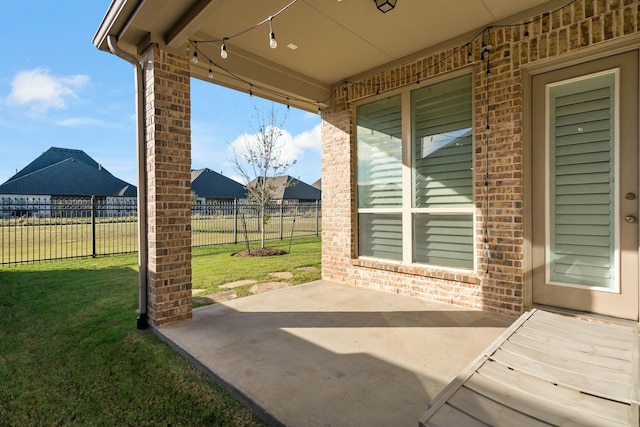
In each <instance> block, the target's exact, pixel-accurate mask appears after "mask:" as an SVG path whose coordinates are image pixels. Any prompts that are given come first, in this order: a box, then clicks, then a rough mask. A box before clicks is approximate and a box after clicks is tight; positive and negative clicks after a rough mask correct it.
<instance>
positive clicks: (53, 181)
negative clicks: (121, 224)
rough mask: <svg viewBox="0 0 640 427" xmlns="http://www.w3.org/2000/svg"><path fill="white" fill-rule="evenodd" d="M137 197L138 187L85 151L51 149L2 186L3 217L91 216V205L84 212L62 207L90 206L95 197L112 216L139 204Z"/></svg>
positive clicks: (102, 212) (105, 213)
mask: <svg viewBox="0 0 640 427" xmlns="http://www.w3.org/2000/svg"><path fill="white" fill-rule="evenodd" d="M136 193H137V189H136V187H135V186H133V185H131V184H129V183H127V182H125V181H123V180H121V179H118V178H116V177H115V176H113V175H112V174H111V173H110V172H109V171H107V170H106V169H105V168H104V167H102V165H100V164H99V163H98V162H96V161H95V160H93V159H92V158H91V157H89V156H88V155H87V154H86V153H85V152H83V151H82V150H73V149H67V148H58V147H52V148H50V149H48V150H47V151H45V152H44V153H43V154H42V155H40V156H39V157H38V158H36V159H35V160H34V161H32V162H31V163H29V164H28V165H27V166H26V167H24V168H23V169H22V170H20V171H19V172H18V173H16V174H15V175H14V176H12V177H11V178H9V179H8V180H7V181H6V182H5V183H3V184H2V185H0V199H1V200H2V206H3V212H2V214H3V216H23V215H40V216H49V215H64V216H67V215H74V216H75V215H81V216H87V215H90V212H91V207H90V205H89V207H88V208H87V209H85V210H84V211H83V212H78V211H77V209H75V210H74V212H70V211H69V212H68V211H66V210H64V209H63V208H58V207H60V206H62V205H65V204H68V203H69V202H73V203H82V202H83V201H84V202H90V201H91V198H92V197H93V198H94V200H96V201H97V203H98V204H101V205H106V206H108V208H106V209H101V214H103V215H109V214H112V213H116V211H117V208H116V207H115V206H117V205H118V204H132V203H135V200H136V196H137V194H136ZM49 209H51V210H49ZM111 211H113V212H111Z"/></svg>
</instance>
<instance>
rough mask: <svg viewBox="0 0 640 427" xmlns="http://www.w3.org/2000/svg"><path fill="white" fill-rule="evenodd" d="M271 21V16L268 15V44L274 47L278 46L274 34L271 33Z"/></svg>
mask: <svg viewBox="0 0 640 427" xmlns="http://www.w3.org/2000/svg"><path fill="white" fill-rule="evenodd" d="M271 21H273V16H270V17H269V46H271V49H275V48H277V47H278V42H277V41H276V35H275V34H274V33H273V28H272V26H271Z"/></svg>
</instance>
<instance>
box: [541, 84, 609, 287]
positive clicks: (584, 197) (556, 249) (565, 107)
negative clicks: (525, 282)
mask: <svg viewBox="0 0 640 427" xmlns="http://www.w3.org/2000/svg"><path fill="white" fill-rule="evenodd" d="M614 83H615V73H613V72H611V73H608V74H604V75H598V76H592V77H589V78H585V79H581V80H577V81H571V82H568V83H562V84H560V85H556V86H551V87H550V88H549V97H550V102H549V116H550V117H549V122H550V126H549V140H550V147H549V153H550V156H549V158H550V162H551V165H550V173H551V176H550V177H549V183H550V188H549V197H550V201H551V206H550V209H551V212H550V218H551V223H550V237H549V238H550V242H549V247H550V260H549V263H550V276H551V277H550V280H552V281H555V282H559V283H570V284H577V285H588V286H601V287H614V286H615V278H614V272H615V270H616V265H615V264H616V263H615V223H614V218H615V206H616V200H615V191H614V190H615V174H614V171H615V165H614V162H615V134H614V131H615V119H614V114H615V112H614V99H615V96H614Z"/></svg>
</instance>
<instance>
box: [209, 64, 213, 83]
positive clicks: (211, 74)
mask: <svg viewBox="0 0 640 427" xmlns="http://www.w3.org/2000/svg"><path fill="white" fill-rule="evenodd" d="M209 78H210V79H212V78H213V62H211V60H209Z"/></svg>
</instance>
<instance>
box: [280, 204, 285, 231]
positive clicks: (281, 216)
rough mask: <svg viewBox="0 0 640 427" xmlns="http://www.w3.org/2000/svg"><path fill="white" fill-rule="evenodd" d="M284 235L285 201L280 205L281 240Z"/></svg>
mask: <svg viewBox="0 0 640 427" xmlns="http://www.w3.org/2000/svg"><path fill="white" fill-rule="evenodd" d="M283 235H284V200H283V201H282V202H281V203H280V240H282V239H283Z"/></svg>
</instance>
